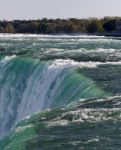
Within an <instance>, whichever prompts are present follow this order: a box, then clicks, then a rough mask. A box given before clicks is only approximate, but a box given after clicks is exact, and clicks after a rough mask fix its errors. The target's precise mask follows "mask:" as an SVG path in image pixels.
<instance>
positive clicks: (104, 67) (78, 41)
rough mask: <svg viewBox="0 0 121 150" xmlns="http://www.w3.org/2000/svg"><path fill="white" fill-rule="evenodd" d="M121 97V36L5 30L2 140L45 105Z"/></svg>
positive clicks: (1, 43) (0, 48)
mask: <svg viewBox="0 0 121 150" xmlns="http://www.w3.org/2000/svg"><path fill="white" fill-rule="evenodd" d="M120 95H121V38H113V37H97V36H87V35H80V36H79V35H78V36H76V35H75V36H67V35H60V36H54V35H53V36H51V35H22V34H15V35H12V34H5V35H4V34H0V138H2V137H3V136H4V135H6V134H7V133H8V132H9V131H10V130H11V129H12V128H14V126H15V125H16V124H17V123H18V122H20V121H21V120H22V119H24V118H26V117H28V116H30V115H32V114H34V113H37V112H40V111H43V110H45V109H50V108H52V109H53V108H56V107H65V108H66V107H69V106H70V105H71V106H72V105H73V104H74V103H76V102H78V101H81V100H82V99H83V101H86V99H88V100H89V99H95V101H97V102H99V101H98V100H99V99H102V100H104V101H107V100H108V99H113V98H116V97H120ZM106 104H107V103H106V102H105V105H106ZM119 104H120V102H119V101H118V102H117V103H116V102H115V107H116V108H118V106H119ZM87 105H88V103H87ZM98 105H100V104H98ZM87 107H89V106H87ZM93 107H94V106H93V105H92V108H93ZM98 107H99V106H98ZM110 107H111V108H114V106H113V104H112V103H111V106H110ZM100 111H101V106H100ZM105 111H107V112H108V110H105ZM95 113H99V112H98V111H95ZM105 113H106V112H105ZM119 115H120V113H119ZM105 117H106V116H105ZM114 120H115V118H114Z"/></svg>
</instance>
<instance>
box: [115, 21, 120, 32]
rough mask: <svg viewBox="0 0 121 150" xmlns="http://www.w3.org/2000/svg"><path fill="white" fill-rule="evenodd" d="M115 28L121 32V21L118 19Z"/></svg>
mask: <svg viewBox="0 0 121 150" xmlns="http://www.w3.org/2000/svg"><path fill="white" fill-rule="evenodd" d="M115 30H116V32H117V33H121V21H116V26H115Z"/></svg>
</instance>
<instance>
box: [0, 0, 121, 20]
mask: <svg viewBox="0 0 121 150" xmlns="http://www.w3.org/2000/svg"><path fill="white" fill-rule="evenodd" d="M120 15H121V0H0V20H3V19H7V20H12V19H41V18H45V17H47V18H71V17H74V18H88V17H103V16H120Z"/></svg>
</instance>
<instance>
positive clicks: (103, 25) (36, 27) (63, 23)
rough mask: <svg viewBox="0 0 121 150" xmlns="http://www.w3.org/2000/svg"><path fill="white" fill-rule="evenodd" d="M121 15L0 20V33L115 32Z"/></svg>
mask: <svg viewBox="0 0 121 150" xmlns="http://www.w3.org/2000/svg"><path fill="white" fill-rule="evenodd" d="M120 20H121V17H104V18H100V19H99V18H88V19H76V18H69V19H47V18H43V19H41V20H39V19H38V20H13V21H6V20H3V21H0V33H34V34H72V33H90V34H91V33H107V32H115V25H116V22H117V21H120Z"/></svg>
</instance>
